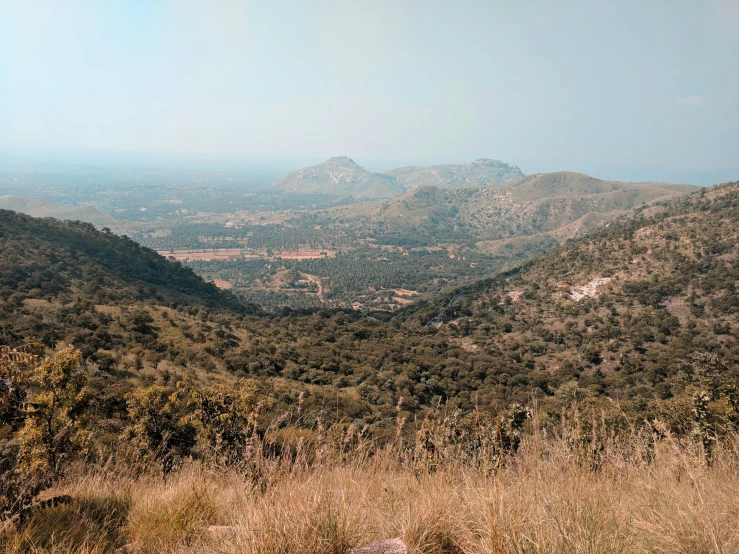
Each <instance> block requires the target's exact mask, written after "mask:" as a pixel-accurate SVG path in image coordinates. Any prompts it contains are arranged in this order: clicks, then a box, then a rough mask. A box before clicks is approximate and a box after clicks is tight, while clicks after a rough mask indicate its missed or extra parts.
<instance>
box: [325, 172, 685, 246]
mask: <svg viewBox="0 0 739 554" xmlns="http://www.w3.org/2000/svg"><path fill="white" fill-rule="evenodd" d="M697 188H698V187H692V186H689V185H665V184H646V183H619V182H615V181H602V180H600V179H595V178H592V177H589V176H587V175H582V174H579V173H569V172H557V173H542V174H537V175H531V176H528V177H524V178H523V179H519V180H517V181H511V182H508V183H504V184H501V185H498V186H497V187H496V188H495V189H494V190H492V189H490V188H489V187H465V188H459V189H445V188H438V187H418V188H414V189H412V190H410V191H408V192H406V193H405V194H403V195H401V196H399V197H397V198H394V199H392V200H389V201H385V202H377V203H374V204H364V205H357V206H354V207H352V206H344V207H338V208H333V209H332V210H330V211H329V212H328V213H330V214H334V216H335V217H336V218H338V219H340V220H341V221H342V222H344V223H345V224H346V225H348V226H350V227H355V228H360V229H364V230H365V232H367V233H370V234H371V235H372V236H374V237H375V238H376V239H377V240H380V241H382V240H383V237H384V239H390V240H392V237H402V236H413V237H416V238H417V239H418V240H420V241H421V242H422V243H424V244H429V245H437V244H453V243H459V242H460V241H462V243H464V244H468V245H475V247H476V248H477V249H479V250H482V251H497V250H500V249H501V247H504V248H506V249H510V246H509V245H511V244H513V243H516V244H517V245H518V246H516V249H520V248H526V247H527V243H528V241H526V240H523V241H522V239H523V238H527V237H528V238H529V239H531V240H533V241H535V242H542V241H543V242H544V243H547V244H549V245H551V243H552V241H556V242H561V241H564V240H566V239H568V238H572V237H575V236H579V235H583V234H585V233H588V232H591V231H593V230H595V229H597V228H599V227H601V226H603V225H606V224H607V223H608V222H610V221H613V220H614V219H616V218H618V217H619V216H621V215H624V214H625V213H627V212H628V211H629V210H633V209H634V208H637V207H640V206H642V205H644V204H652V203H655V202H659V201H664V200H668V199H670V198H674V197H677V196H680V195H682V194H686V193H688V192H691V191H694V190H697ZM545 239H546V240H545Z"/></svg>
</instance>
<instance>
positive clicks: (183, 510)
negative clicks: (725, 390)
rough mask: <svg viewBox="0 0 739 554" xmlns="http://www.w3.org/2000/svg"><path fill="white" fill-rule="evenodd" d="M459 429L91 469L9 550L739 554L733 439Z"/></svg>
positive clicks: (8, 538) (64, 486)
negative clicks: (241, 457)
mask: <svg viewBox="0 0 739 554" xmlns="http://www.w3.org/2000/svg"><path fill="white" fill-rule="evenodd" d="M445 425H446V427H445ZM448 429H449V425H448V422H447V423H446V424H444V425H441V426H439V427H437V428H434V429H432V430H430V431H429V433H430V435H431V436H437V435H435V433H436V434H439V436H437V440H436V441H435V442H434V444H435V446H434V448H433V449H432V452H433V455H429V453H428V451H427V452H424V453H423V455H420V454H419V453H418V452H417V449H418V445H415V446H408V447H406V446H404V445H403V443H402V441H401V440H400V438H398V439H397V440H395V441H393V442H391V444H389V445H387V446H385V447H382V448H380V447H375V449H374V451H372V453H371V455H370V454H368V452H370V451H371V450H372V445H371V444H370V443H369V442H364V441H363V440H361V439H360V440H358V441H356V440H354V439H347V436H348V434H349V433H348V432H347V430H346V429H344V430H342V431H341V432H338V431H337V433H338V435H337V436H338V437H339V438H338V440H335V441H333V446H328V442H326V443H321V442H320V441H318V442H314V443H312V444H310V445H307V444H306V443H305V442H304V441H302V440H297V442H293V443H291V442H290V440H289V439H288V438H286V436H289V435H290V433H289V432H288V433H282V434H281V436H280V441H281V442H280V452H281V456H280V457H275V456H273V455H272V454H271V452H274V449H273V450H272V451H270V450H269V448H268V446H269V445H268V444H267V442H266V441H265V444H262V445H261V446H260V447H259V448H257V449H255V450H256V451H258V452H260V454H259V455H258V456H256V457H255V458H254V459H252V460H251V461H250V463H249V464H245V465H243V466H237V467H230V468H220V469H215V467H214V466H213V465H211V464H203V463H195V462H192V463H189V464H186V465H184V466H183V467H182V468H180V469H179V470H178V471H177V472H175V473H173V474H170V475H168V476H166V477H162V476H161V474H157V473H156V472H149V473H143V474H142V473H140V472H133V471H126V470H123V469H122V468H116V467H113V468H112V469H108V470H105V471H103V470H100V469H95V468H94V467H86V468H80V469H79V470H78V471H77V472H75V473H74V474H70V475H69V476H68V477H67V479H66V481H65V482H63V483H61V484H59V485H58V486H57V487H56V489H55V490H53V491H49V492H48V494H49V495H55V494H68V495H70V496H71V497H72V498H73V501H72V502H70V503H68V504H64V505H60V506H57V507H52V508H46V509H43V510H39V511H38V512H34V513H33V514H32V515H31V516H30V517H29V518H28V519H27V521H25V522H24V523H23V525H21V526H17V527H16V528H14V529H7V530H6V531H5V532H4V533H3V534H2V538H1V539H0V546H2V548H3V549H4V550H5V551H6V552H12V553H19V554H20V553H41V552H53V553H58V554H66V553H71V552H83V553H89V554H93V553H103V552H113V551H115V550H116V549H117V548H120V547H122V546H123V545H129V546H128V551H129V552H142V553H154V552H156V553H182V554H185V553H193V554H194V553H214V554H215V553H231V552H233V553H255V554H257V553H258V554H293V553H316V554H340V553H344V552H347V551H348V550H349V549H350V548H351V547H353V546H357V545H361V544H364V543H367V542H371V541H374V540H380V539H385V538H391V537H401V538H402V539H403V540H404V541H405V542H406V544H408V546H409V548H410V549H411V551H412V552H417V553H428V554H437V553H438V554H441V553H469V554H493V553H494V554H503V553H506V554H507V553H511V554H513V553H516V554H520V553H529V552H530V553H536V552H557V553H559V552H563V553H640V552H644V553H647V552H650V553H651V552H658V553H701V552H721V553H735V552H739V438H738V437H736V436H728V437H726V438H725V439H723V440H722V441H720V442H719V443H718V444H717V445H716V446H715V448H714V451H713V453H712V456H711V458H710V463H708V462H707V460H706V457H705V455H704V454H703V453H702V452H701V450H700V448H695V447H693V445H692V443H690V442H686V443H681V442H680V441H678V440H677V439H675V438H672V437H671V436H669V434H667V435H665V436H661V438H660V437H654V436H651V435H650V436H649V437H646V438H647V439H648V440H645V437H643V436H641V435H639V434H637V433H635V434H633V435H632V436H630V437H629V438H628V439H626V440H615V439H614V440H603V441H602V442H600V443H599V444H600V446H599V447H598V448H597V449H596V448H594V447H593V446H592V444H593V443H594V442H595V435H596V432H595V431H593V432H592V433H593V434H592V436H591V437H589V439H588V440H587V441H580V442H578V440H576V439H577V437H573V435H572V434H568V433H565V432H561V433H557V434H556V435H555V434H552V433H550V434H549V435H548V436H545V434H544V433H542V432H539V431H538V430H537V429H538V428H537V426H536V425H535V426H534V431H533V432H532V433H529V434H528V435H526V436H524V437H523V439H522V442H521V446H520V449H519V450H518V452H517V453H515V454H508V455H506V456H505V458H504V459H502V460H501V458H500V456H497V455H496V457H495V460H497V461H496V463H491V460H490V459H483V457H480V456H477V457H476V456H470V455H469V453H465V451H464V449H463V448H461V447H459V448H458V447H457V446H455V444H456V443H455V442H454V441H453V440H451V439H450V440H448V441H447V440H446V439H444V438H443V437H444V436H448V435H449V433H448ZM322 433H323V435H322V436H325V437H328V436H330V435H331V433H332V430H323V431H322ZM445 433H446V435H445ZM295 435H296V436H297V435H299V433H296V434H295ZM427 435H428V433H427ZM445 441H446V442H445ZM274 444H275V443H272V445H273V446H274ZM583 445H584V446H583ZM491 459H492V458H491ZM210 526H228V528H226V529H225V530H224V529H223V528H218V529H216V530H213V529H212V528H211V527H210Z"/></svg>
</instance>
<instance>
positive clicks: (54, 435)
mask: <svg viewBox="0 0 739 554" xmlns="http://www.w3.org/2000/svg"><path fill="white" fill-rule="evenodd" d="M81 362H82V353H81V352H80V351H79V350H76V349H75V348H73V347H71V346H70V347H67V348H65V349H64V350H62V351H61V352H58V353H56V354H54V355H53V356H51V357H47V358H45V359H44V360H43V361H42V362H41V363H40V364H38V365H37V366H36V367H35V368H33V370H32V371H31V375H30V378H29V383H30V388H29V391H30V392H29V395H28V400H27V409H26V417H25V424H24V426H23V428H22V429H21V430H20V433H19V436H20V445H21V449H20V460H21V465H22V467H23V469H24V470H25V471H28V472H29V473H32V474H40V475H52V476H55V475H57V474H58V473H59V472H60V470H61V467H62V462H63V461H64V459H65V458H66V457H67V456H68V455H70V454H71V453H73V452H74V451H75V450H76V449H77V448H78V447H79V446H81V445H82V444H83V443H84V441H85V437H86V436H87V432H86V431H85V429H84V416H85V413H86V411H87V408H88V407H89V405H90V400H91V399H92V391H91V390H90V389H89V388H88V387H87V386H85V382H86V379H85V375H84V374H83V373H81V372H80V371H79V369H80V365H81Z"/></svg>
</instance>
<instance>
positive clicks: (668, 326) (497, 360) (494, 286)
mask: <svg viewBox="0 0 739 554" xmlns="http://www.w3.org/2000/svg"><path fill="white" fill-rule="evenodd" d="M737 260H739V183H732V184H727V185H722V186H718V187H713V188H711V189H708V190H701V191H700V193H696V194H692V195H690V196H686V197H681V198H678V199H675V200H673V201H672V202H670V203H668V204H666V205H659V206H654V207H651V208H646V209H642V210H639V211H638V213H637V214H636V215H635V216H633V217H632V218H627V219H624V220H622V221H620V222H618V223H616V224H614V225H612V226H610V227H609V228H608V229H604V230H601V231H599V232H598V233H596V234H593V235H589V236H587V237H585V238H582V239H578V240H577V241H570V242H567V243H566V244H564V245H562V246H560V247H558V248H555V249H554V250H552V251H551V252H550V253H548V254H547V255H545V256H543V257H540V258H537V259H535V260H533V261H531V262H529V263H527V264H525V265H524V266H523V267H521V268H520V269H518V270H515V271H512V272H509V273H508V274H506V275H502V276H500V277H497V278H495V279H491V280H487V281H482V282H480V283H477V284H476V285H474V286H472V287H469V288H466V289H461V290H457V291H454V293H452V294H449V295H447V296H446V297H444V298H440V299H439V300H438V301H437V302H435V303H432V304H429V305H426V306H423V303H419V304H418V305H415V306H413V307H410V308H408V309H406V310H404V311H403V312H401V313H402V316H401V315H400V314H399V316H398V317H403V318H405V319H406V324H405V325H406V326H408V325H411V327H413V326H418V325H421V324H428V322H431V323H430V324H431V325H432V326H435V327H439V328H444V329H446V330H445V331H444V332H445V333H450V334H451V335H452V336H456V339H451V340H456V341H459V343H460V344H462V345H466V348H468V349H473V350H475V351H478V350H481V351H485V352H486V353H488V356H489V358H488V359H489V365H488V367H489V368H494V367H498V368H499V369H498V370H493V372H494V373H495V371H500V372H501V373H500V376H499V377H497V378H494V380H495V381H497V383H498V386H502V388H501V389H499V392H498V394H503V396H506V397H508V398H511V397H518V398H522V397H521V396H519V393H517V392H516V390H515V389H518V388H519V387H521V386H523V388H524V389H526V388H528V389H529V391H532V390H536V389H539V390H538V394H539V395H542V396H543V397H544V399H545V402H546V398H547V397H552V395H553V396H554V397H556V391H558V390H562V387H565V386H573V387H579V388H580V389H582V391H583V394H585V395H586V396H587V395H607V396H610V397H612V398H616V399H620V400H623V401H626V402H627V404H628V403H631V404H629V405H631V406H632V407H633V406H639V407H640V408H639V409H640V410H642V411H644V410H646V411H647V412H648V413H651V414H652V415H654V414H655V413H657V411H658V410H660V409H662V408H660V406H662V407H664V406H665V405H667V406H669V405H670V404H671V402H673V399H675V398H676V397H677V396H678V395H679V392H680V391H682V390H685V388H686V387H687V386H688V385H689V383H690V379H691V378H690V375H689V374H688V375H686V374H685V371H688V372H689V371H690V369H689V368H688V369H686V366H685V365H684V364H683V363H682V361H681V360H685V359H686V358H687V357H688V356H689V355H690V354H691V353H693V352H710V353H714V354H716V355H718V356H719V358H720V359H722V360H724V361H725V363H727V365H728V367H731V366H732V365H733V366H735V367H736V364H738V363H739V296H738V295H737V283H738V282H739V264H737ZM410 314H414V315H413V316H412V317H411V316H410ZM411 321H414V323H412V324H411V323H410V322H411ZM416 328H417V327H416ZM727 371H728V370H727ZM732 371H733V373H728V374H726V377H729V376H731V379H734V380H736V379H737V378H739V374H737V370H736V369H734V370H732ZM487 378H488V379H489V378H490V373H487ZM568 383H569V384H568ZM504 390H505V391H506V392H503V391H504ZM674 401H675V402H676V400H674ZM671 424H674V425H677V424H678V422H675V421H672V422H671ZM681 425H685V422H682V423H681Z"/></svg>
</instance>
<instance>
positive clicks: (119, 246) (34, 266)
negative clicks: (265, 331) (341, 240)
mask: <svg viewBox="0 0 739 554" xmlns="http://www.w3.org/2000/svg"><path fill="white" fill-rule="evenodd" d="M0 238H1V239H2V240H0V298H2V299H3V302H2V311H3V312H5V313H6V315H7V314H8V313H13V310H15V309H17V308H20V307H23V306H28V305H36V306H38V305H42V304H43V303H51V304H55V305H58V306H63V305H67V304H69V303H70V302H84V303H86V304H99V305H126V304H130V303H134V302H144V301H151V302H154V303H157V304H161V305H172V306H177V305H188V306H196V307H205V308H211V309H216V310H226V311H234V312H237V313H239V312H246V311H248V309H249V307H248V306H245V305H242V304H241V303H240V302H239V301H238V300H237V299H236V298H235V297H234V296H232V295H231V294H229V293H225V292H223V291H220V290H219V289H218V288H216V287H215V285H213V284H211V283H206V282H204V281H203V280H202V279H201V278H200V277H198V276H197V275H195V273H193V272H192V270H190V269H188V268H185V267H182V265H181V264H179V263H176V262H171V261H168V260H166V259H165V258H163V257H161V256H159V255H158V254H157V253H156V252H154V251H153V250H150V249H148V248H144V247H141V246H139V245H138V244H137V243H135V242H133V241H132V240H130V239H129V238H127V237H125V236H123V237H119V236H117V235H115V234H113V233H111V232H109V231H98V230H96V229H95V228H94V227H93V226H92V225H91V224H89V223H80V222H72V221H65V222H62V221H59V220H56V219H52V218H47V219H38V218H33V217H30V216H27V215H23V214H18V213H16V212H12V211H8V210H0ZM29 302H30V304H29Z"/></svg>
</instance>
